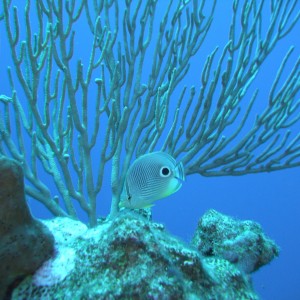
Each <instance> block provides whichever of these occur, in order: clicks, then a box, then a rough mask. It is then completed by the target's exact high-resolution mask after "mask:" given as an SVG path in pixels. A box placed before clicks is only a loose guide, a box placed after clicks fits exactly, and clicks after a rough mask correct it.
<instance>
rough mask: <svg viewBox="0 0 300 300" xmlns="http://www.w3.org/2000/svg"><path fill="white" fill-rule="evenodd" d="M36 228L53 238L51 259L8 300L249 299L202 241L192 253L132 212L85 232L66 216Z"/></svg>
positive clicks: (240, 276) (236, 274) (244, 284)
mask: <svg viewBox="0 0 300 300" xmlns="http://www.w3.org/2000/svg"><path fill="white" fill-rule="evenodd" d="M44 224H45V225H46V226H48V228H49V229H50V230H51V231H52V233H53V235H54V237H55V255H54V256H53V257H52V258H51V259H50V260H48V261H47V262H45V263H44V264H43V266H42V267H41V268H40V269H39V270H38V271H37V272H36V273H35V274H34V275H33V276H28V277H27V278H26V279H25V280H24V281H23V282H21V283H20V284H19V286H18V287H16V288H15V290H14V292H13V297H12V299H122V300H123V299H191V300H193V299H222V300H226V299H257V295H256V294H255V293H254V291H253V289H252V286H251V282H250V276H249V275H248V274H246V273H245V272H244V271H243V270H242V269H241V268H240V267H239V266H238V265H237V264H236V263H235V262H232V261H231V259H229V260H228V259H227V258H226V257H221V256H219V255H213V254H214V252H213V251H209V255H207V253H206V254H205V255H203V254H201V253H202V252H203V251H202V248H201V247H202V246H200V245H201V243H203V240H202V242H200V241H199V240H198V242H197V245H198V246H199V247H198V249H199V250H200V251H198V250H197V249H196V248H194V247H191V246H189V245H186V244H184V243H183V242H181V241H180V240H178V239H177V238H175V237H173V236H171V235H170V234H168V233H167V232H166V231H165V230H164V227H163V225H161V224H157V223H153V222H151V221H149V220H147V219H146V218H144V217H143V216H141V215H139V214H137V213H135V212H132V211H123V212H121V213H119V215H118V216H117V217H116V218H114V219H113V220H107V221H105V220H102V221H101V222H100V221H99V225H98V226H97V227H95V228H92V229H88V228H87V227H86V226H85V225H84V224H82V223H80V222H78V221H73V220H70V219H68V218H56V219H53V220H50V221H45V222H44ZM232 225H235V223H232ZM215 226H216V227H217V224H215ZM199 230H201V228H200V227H199V229H198V233H197V235H198V236H199ZM251 230H252V227H249V231H251ZM254 234H256V232H254ZM203 235H204V236H205V233H203ZM225 240H228V237H226V236H224V241H225ZM195 241H196V239H194V243H196V242H195ZM202 245H204V244H202ZM245 246H247V247H248V246H249V244H248V243H246V244H245ZM256 246H257V244H254V245H253V247H256Z"/></svg>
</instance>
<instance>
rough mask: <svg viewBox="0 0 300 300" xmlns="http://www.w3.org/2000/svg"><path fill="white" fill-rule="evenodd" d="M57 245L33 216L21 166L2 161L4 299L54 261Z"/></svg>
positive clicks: (0, 285) (0, 273)
mask: <svg viewBox="0 0 300 300" xmlns="http://www.w3.org/2000/svg"><path fill="white" fill-rule="evenodd" d="M53 243H54V239H53V236H52V234H51V233H50V231H49V230H48V228H47V227H46V226H45V225H43V224H42V223H41V222H40V221H38V220H35V219H34V218H33V217H32V216H31V214H30V211H29V208H28V206H27V203H26V200H25V195H24V183H23V171H22V168H21V166H20V165H19V164H18V163H17V162H16V161H14V160H11V159H7V158H4V157H2V158H0V299H5V298H8V297H9V294H10V292H11V290H12V289H13V287H14V285H15V284H16V283H17V282H18V281H20V280H21V279H22V278H24V277H25V276H27V275H30V274H33V273H34V272H35V271H36V270H37V269H38V268H39V267H40V266H41V265H42V263H43V262H44V261H45V260H47V259H49V258H50V257H51V255H52V254H53Z"/></svg>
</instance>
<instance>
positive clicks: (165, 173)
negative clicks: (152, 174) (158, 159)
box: [160, 167, 171, 177]
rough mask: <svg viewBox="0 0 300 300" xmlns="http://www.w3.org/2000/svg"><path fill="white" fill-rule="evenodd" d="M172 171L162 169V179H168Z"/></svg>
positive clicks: (166, 168)
mask: <svg viewBox="0 0 300 300" xmlns="http://www.w3.org/2000/svg"><path fill="white" fill-rule="evenodd" d="M170 173H171V171H170V169H169V168H168V167H162V168H161V169H160V176H162V177H168V176H169V175H170Z"/></svg>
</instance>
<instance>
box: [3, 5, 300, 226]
mask: <svg viewBox="0 0 300 300" xmlns="http://www.w3.org/2000/svg"><path fill="white" fill-rule="evenodd" d="M220 2H221V1H220ZM220 2H219V1H217V0H215V1H192V0H190V1H189V0H181V1H172V0H169V1H156V0H150V1H143V0H138V1H130V0H126V1H121V2H120V1H117V0H101V1H87V0H80V1H70V0H69V1H64V0H57V1H54V0H41V1H29V0H27V1H25V4H24V2H22V5H21V4H20V2H19V1H15V0H3V1H1V7H0V28H1V32H2V33H3V37H5V38H3V41H2V40H1V43H2V42H3V46H4V47H5V49H9V51H8V53H9V55H8V57H7V60H5V62H2V64H3V63H4V64H5V65H4V69H6V70H7V76H3V80H4V81H3V82H2V83H1V87H0V103H1V111H0V114H1V118H0V155H1V156H9V157H12V158H13V159H15V160H17V161H19V162H20V163H21V164H22V166H23V169H24V173H25V177H26V193H27V195H28V196H29V197H31V198H34V199H36V200H38V201H40V202H41V203H43V204H44V205H45V206H46V207H47V208H48V209H49V210H50V211H51V212H52V213H53V214H54V215H56V216H70V217H72V218H77V216H78V212H79V210H80V211H81V212H85V213H86V215H87V217H88V219H89V224H90V226H95V225H96V219H97V213H96V212H97V205H101V190H102V187H103V181H104V179H105V178H107V177H108V176H110V181H111V191H112V201H111V213H110V216H115V215H116V213H117V212H118V210H119V205H118V204H119V202H120V196H121V193H122V189H123V183H124V180H125V176H126V172H127V170H128V168H129V166H130V164H131V162H132V161H133V159H134V158H135V157H139V156H140V155H142V154H144V153H148V152H153V151H158V150H162V151H164V152H167V153H169V154H170V155H172V156H173V157H174V158H175V159H176V160H179V161H181V162H182V164H183V165H184V168H185V172H186V175H187V176H189V175H192V174H200V175H202V176H226V175H243V174H249V173H257V172H271V171H276V170H281V169H285V168H291V167H297V166H299V165H300V160H299V158H300V151H299V145H300V144H299V141H300V134H299V132H298V131H294V128H295V126H294V125H295V124H297V125H299V118H300V114H299V87H300V84H299V75H300V74H299V73H300V68H299V64H300V60H299V57H296V58H295V55H294V53H293V47H291V48H290V49H289V50H288V52H287V53H286V55H285V57H284V59H283V60H282V63H281V65H280V67H279V69H278V72H277V74H274V81H273V84H272V86H271V89H270V92H269V96H268V99H259V101H263V103H265V108H264V109H263V110H261V111H260V112H259V113H258V114H257V115H256V116H255V117H254V118H253V117H250V116H251V112H252V111H251V108H252V107H253V105H255V103H256V102H257V101H258V98H259V91H258V90H256V89H255V85H254V84H255V79H256V77H257V76H258V73H259V71H260V70H261V69H263V67H264V62H265V61H266V60H267V59H268V58H269V57H270V55H271V53H272V51H273V50H274V49H276V47H277V46H278V44H279V42H280V41H281V40H283V39H285V38H286V36H287V35H288V34H289V33H290V32H291V31H293V30H295V29H296V27H297V26H299V18H300V14H299V1H295V0H293V1H283V0H276V1H271V3H267V1H260V0H252V1H238V0H232V1H231V2H232V3H231V7H232V19H231V22H230V23H229V24H228V41H227V43H226V44H225V45H224V47H220V49H219V47H218V45H216V47H215V48H214V49H212V50H211V52H208V53H207V54H206V59H205V60H204V62H203V63H201V64H200V63H199V79H200V82H199V86H196V87H194V86H191V87H189V88H188V87H186V86H184V85H183V84H182V83H183V81H184V78H185V77H186V76H187V74H188V72H189V69H190V63H191V61H192V59H193V57H194V56H195V55H196V54H197V53H198V52H199V51H201V49H202V48H201V47H202V46H203V44H204V43H205V41H206V39H207V38H209V35H210V30H211V28H213V24H214V14H215V11H216V9H217V7H218V5H220ZM213 34H216V33H214V32H213ZM193 62H194V61H193ZM291 64H293V66H292V67H290V66H291ZM289 68H290V69H289ZM288 69H289V70H288ZM1 80H2V79H1ZM249 123H250V126H249ZM245 124H247V126H245ZM108 170H111V171H108Z"/></svg>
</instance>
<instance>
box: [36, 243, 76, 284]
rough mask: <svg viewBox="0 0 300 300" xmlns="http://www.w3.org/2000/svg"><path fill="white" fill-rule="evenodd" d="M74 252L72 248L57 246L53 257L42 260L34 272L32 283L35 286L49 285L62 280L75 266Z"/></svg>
mask: <svg viewBox="0 0 300 300" xmlns="http://www.w3.org/2000/svg"><path fill="white" fill-rule="evenodd" d="M75 254H76V252H75V250H74V249H72V248H69V247H61V248H57V249H56V255H55V257H53V258H51V259H49V260H47V261H46V262H44V264H43V265H42V266H41V267H40V268H39V269H38V270H37V271H36V272H35V274H34V275H33V278H32V281H33V283H34V284H35V285H36V286H51V285H55V284H57V283H59V282H61V281H63V280H64V279H65V278H66V277H67V276H68V274H70V272H71V271H72V270H73V268H74V267H75Z"/></svg>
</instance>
